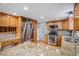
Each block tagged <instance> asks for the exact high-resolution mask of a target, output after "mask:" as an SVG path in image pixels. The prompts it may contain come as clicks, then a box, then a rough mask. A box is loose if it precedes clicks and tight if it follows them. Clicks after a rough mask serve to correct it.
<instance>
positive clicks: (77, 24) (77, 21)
mask: <svg viewBox="0 0 79 59" xmlns="http://www.w3.org/2000/svg"><path fill="white" fill-rule="evenodd" d="M74 25H75V26H74V29H75V30H79V18H77V17H76V18H75V20H74Z"/></svg>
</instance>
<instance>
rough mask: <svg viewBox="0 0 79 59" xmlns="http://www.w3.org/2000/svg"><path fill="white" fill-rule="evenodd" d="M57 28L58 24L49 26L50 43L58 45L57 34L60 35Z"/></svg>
mask: <svg viewBox="0 0 79 59" xmlns="http://www.w3.org/2000/svg"><path fill="white" fill-rule="evenodd" d="M57 28H58V26H57V25H51V26H49V30H48V44H52V45H57V36H58V32H57Z"/></svg>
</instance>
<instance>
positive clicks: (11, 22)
mask: <svg viewBox="0 0 79 59" xmlns="http://www.w3.org/2000/svg"><path fill="white" fill-rule="evenodd" d="M17 19H18V17H15V16H12V15H8V14H5V13H0V26H13V27H16V25H17V22H18V20H17Z"/></svg>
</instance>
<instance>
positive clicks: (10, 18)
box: [9, 16, 18, 26]
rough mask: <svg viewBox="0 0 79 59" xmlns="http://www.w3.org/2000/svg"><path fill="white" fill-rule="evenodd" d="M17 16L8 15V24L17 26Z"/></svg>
mask: <svg viewBox="0 0 79 59" xmlns="http://www.w3.org/2000/svg"><path fill="white" fill-rule="evenodd" d="M17 19H18V17H13V16H9V22H10V24H9V26H17V22H18V20H17Z"/></svg>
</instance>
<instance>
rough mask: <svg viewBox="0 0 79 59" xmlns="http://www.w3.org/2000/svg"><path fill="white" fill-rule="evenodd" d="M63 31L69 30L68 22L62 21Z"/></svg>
mask: <svg viewBox="0 0 79 59" xmlns="http://www.w3.org/2000/svg"><path fill="white" fill-rule="evenodd" d="M62 29H63V30H68V20H63V21H62Z"/></svg>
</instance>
